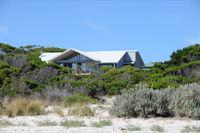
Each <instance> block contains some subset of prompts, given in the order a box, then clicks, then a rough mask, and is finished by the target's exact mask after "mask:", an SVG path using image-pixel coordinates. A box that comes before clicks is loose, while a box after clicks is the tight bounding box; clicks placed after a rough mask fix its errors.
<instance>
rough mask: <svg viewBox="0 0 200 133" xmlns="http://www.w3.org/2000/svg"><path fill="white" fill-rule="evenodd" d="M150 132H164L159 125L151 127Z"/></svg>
mask: <svg viewBox="0 0 200 133" xmlns="http://www.w3.org/2000/svg"><path fill="white" fill-rule="evenodd" d="M151 131H157V132H164V128H163V127H161V126H160V125H153V126H152V127H151Z"/></svg>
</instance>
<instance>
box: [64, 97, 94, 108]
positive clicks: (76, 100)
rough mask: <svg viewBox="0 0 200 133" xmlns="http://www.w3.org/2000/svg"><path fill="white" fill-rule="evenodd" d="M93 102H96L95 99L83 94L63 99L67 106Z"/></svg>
mask: <svg viewBox="0 0 200 133" xmlns="http://www.w3.org/2000/svg"><path fill="white" fill-rule="evenodd" d="M93 102H95V99H93V98H91V97H89V96H83V95H72V96H66V97H64V100H63V103H64V105H65V107H71V106H82V105H86V104H89V103H93Z"/></svg>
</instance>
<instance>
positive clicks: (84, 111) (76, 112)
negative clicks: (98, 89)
mask: <svg viewBox="0 0 200 133" xmlns="http://www.w3.org/2000/svg"><path fill="white" fill-rule="evenodd" d="M68 115H71V116H94V113H93V111H92V110H91V109H90V107H89V106H82V107H76V108H71V109H70V110H69V112H68Z"/></svg>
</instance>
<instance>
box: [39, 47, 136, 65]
mask: <svg viewBox="0 0 200 133" xmlns="http://www.w3.org/2000/svg"><path fill="white" fill-rule="evenodd" d="M72 51H75V52H78V53H80V54H82V55H84V56H87V57H89V58H90V59H92V60H95V61H99V62H101V63H117V62H119V60H120V59H121V58H122V57H123V56H124V54H125V53H126V52H128V51H130V50H127V51H95V52H83V51H80V50H77V49H68V50H66V51H64V52H57V53H43V54H42V55H41V56H40V58H41V60H42V61H46V62H51V61H54V60H56V59H59V58H60V57H63V56H67V55H68V53H70V52H72ZM131 51H133V50H131Z"/></svg>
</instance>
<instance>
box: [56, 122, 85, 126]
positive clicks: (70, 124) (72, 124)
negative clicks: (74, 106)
mask: <svg viewBox="0 0 200 133" xmlns="http://www.w3.org/2000/svg"><path fill="white" fill-rule="evenodd" d="M60 125H61V126H64V127H85V126H86V125H85V122H84V121H77V120H64V121H61V123H60Z"/></svg>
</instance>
